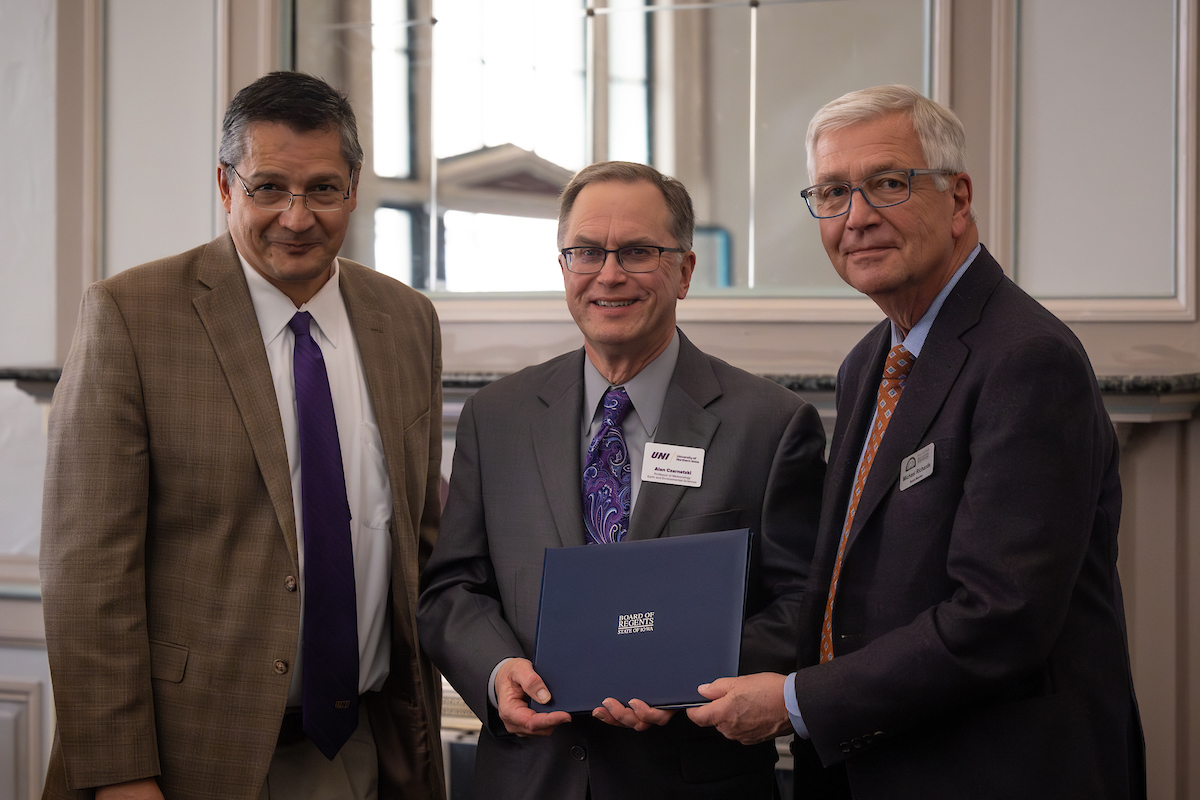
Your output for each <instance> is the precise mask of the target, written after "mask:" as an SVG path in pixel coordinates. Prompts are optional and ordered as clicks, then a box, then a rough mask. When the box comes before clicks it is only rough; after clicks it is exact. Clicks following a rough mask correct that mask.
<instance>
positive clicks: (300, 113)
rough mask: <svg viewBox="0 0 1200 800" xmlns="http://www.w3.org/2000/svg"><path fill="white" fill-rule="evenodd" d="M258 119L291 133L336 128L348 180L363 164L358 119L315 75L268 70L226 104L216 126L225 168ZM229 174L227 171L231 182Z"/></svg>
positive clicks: (242, 149)
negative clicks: (287, 129)
mask: <svg viewBox="0 0 1200 800" xmlns="http://www.w3.org/2000/svg"><path fill="white" fill-rule="evenodd" d="M258 122H278V123H282V124H284V125H287V126H288V127H289V128H291V129H292V130H294V131H297V132H300V133H307V132H308V131H324V130H331V131H337V132H338V133H340V134H341V138H342V158H344V159H346V165H347V166H349V167H350V178H351V180H353V179H354V174H355V172H357V170H358V168H359V167H360V166H362V161H363V151H362V145H360V144H359V143H358V123H357V122H356V121H355V119H354V109H353V108H351V107H350V101H349V100H347V99H346V95H345V93H344V92H340V91H338V90H337V89H335V88H333V87H332V86H330V85H329V84H328V83H326V82H325V81H323V80H321V79H320V78H314V77H313V76H312V75H306V74H304V73H303V72H272V73H270V74H269V75H264V76H263V77H261V78H259V79H258V80H256V81H255V82H254V83H252V84H250V85H249V86H247V87H246V88H244V89H242V90H241V91H240V92H238V93H237V95H236V96H235V97H234V98H233V100H232V101H231V102H230V103H229V108H228V109H226V111H225V121H224V122H223V123H222V124H221V148H220V150H219V151H218V153H217V158H218V159H219V160H220V162H221V163H222V164H224V165H225V166H228V167H236V166H237V165H238V164H240V163H241V161H242V157H243V156H244V155H245V151H246V132H247V131H248V130H249V128H250V126H251V125H253V124H255V123H258ZM232 179H233V176H232V175H231V174H230V175H228V180H230V181H232Z"/></svg>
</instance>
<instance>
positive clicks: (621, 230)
mask: <svg viewBox="0 0 1200 800" xmlns="http://www.w3.org/2000/svg"><path fill="white" fill-rule="evenodd" d="M669 219H670V212H669V210H668V208H667V200H666V198H665V197H663V194H662V192H661V191H660V190H659V188H658V187H657V186H655V185H654V184H652V183H650V182H648V181H636V182H633V183H625V182H624V181H598V182H596V183H589V184H588V185H587V186H584V187H583V189H581V190H580V192H579V194H578V195H577V196H576V197H575V203H574V205H572V207H571V213H570V215H568V217H567V234H568V236H583V237H587V238H588V240H589V241H606V240H607V236H608V234H610V233H611V234H613V235H618V236H622V237H624V238H630V237H637V236H649V235H656V236H661V235H666V234H667V232H668V230H669V228H670V225H669Z"/></svg>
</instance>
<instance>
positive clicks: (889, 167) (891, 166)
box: [813, 161, 909, 186]
mask: <svg viewBox="0 0 1200 800" xmlns="http://www.w3.org/2000/svg"><path fill="white" fill-rule="evenodd" d="M906 169H909V167H901V166H897V165H896V162H894V161H886V162H881V163H879V164H876V165H875V166H873V167H871V168H870V169H865V170H863V171H862V177H860V178H859V180H862V178H867V177H870V176H871V175H878V174H879V173H881V172H891V171H893V170H896V171H902V170H906ZM817 177H818V180H817V182H816V183H815V184H813V185H814V186H816V185H818V184H822V183H853V182H854V181H852V180H850V179H849V178H846V177H842V176H840V175H838V174H836V173H835V174H833V175H818V176H817Z"/></svg>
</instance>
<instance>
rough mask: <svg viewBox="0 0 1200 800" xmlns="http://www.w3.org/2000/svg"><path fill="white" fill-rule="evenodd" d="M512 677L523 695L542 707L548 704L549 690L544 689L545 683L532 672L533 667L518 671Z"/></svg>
mask: <svg viewBox="0 0 1200 800" xmlns="http://www.w3.org/2000/svg"><path fill="white" fill-rule="evenodd" d="M514 677H516V679H517V683H518V685H520V687H521V690H522V691H524V692H525V694H527V695H529V696H530V697H532V698H533V699H534V700H537V701H538V702H539V703H541V704H542V705H545V704H546V703H549V702H550V690H549V689H547V688H546V683H545V681H543V680H542V678H541V676H540V675H538V674H537V673H536V672H534V671H533V667H526V668H524V669H522V670H520V671H519V672H518V673H517V674H516V675H515V676H514Z"/></svg>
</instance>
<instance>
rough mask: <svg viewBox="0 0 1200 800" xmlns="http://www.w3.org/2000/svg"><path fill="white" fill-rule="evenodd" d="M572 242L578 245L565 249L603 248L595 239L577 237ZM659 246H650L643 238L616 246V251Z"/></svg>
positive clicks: (570, 245)
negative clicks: (627, 248)
mask: <svg viewBox="0 0 1200 800" xmlns="http://www.w3.org/2000/svg"><path fill="white" fill-rule="evenodd" d="M573 241H576V242H579V244H569V245H567V247H601V248H602V247H604V243H603V242H600V241H598V240H596V239H591V238H589V237H587V236H578V237H576V238H575V239H573ZM659 246H660V245H657V244H651V243H650V242H649V240H647V239H645V238H644V237H643V238H641V239H638V240H635V241H632V242H624V243H621V244H618V245H617V249H620V248H622V247H659ZM567 247H564V248H563V249H564V250H565V249H567Z"/></svg>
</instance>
